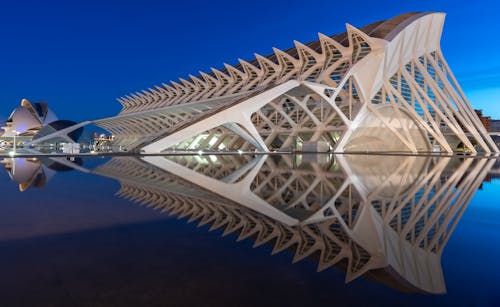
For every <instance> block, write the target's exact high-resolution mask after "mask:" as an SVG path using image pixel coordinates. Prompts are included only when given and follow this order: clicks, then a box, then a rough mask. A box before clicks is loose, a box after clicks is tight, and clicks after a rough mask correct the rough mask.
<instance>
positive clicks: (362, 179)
mask: <svg viewBox="0 0 500 307" xmlns="http://www.w3.org/2000/svg"><path fill="white" fill-rule="evenodd" d="M493 163H495V160H487V159H473V158H463V159H458V158H449V157H445V158H436V157H415V156H391V157H384V156H364V155H339V156H335V157H331V158H328V156H308V155H304V156H292V155H289V156H287V155H285V156H274V155H271V156H266V155H263V156H249V155H221V156H215V155H198V156H169V157H161V156H155V157H151V156H150V157H143V158H141V159H140V158H134V157H114V158H112V159H111V160H110V161H108V162H107V163H106V164H104V165H102V166H100V167H98V168H96V169H95V170H94V173H95V174H99V175H102V176H107V177H111V178H115V179H116V180H118V181H119V182H120V183H121V189H120V191H119V192H118V195H119V196H121V197H124V198H128V199H130V200H132V201H136V202H139V203H142V204H145V205H148V206H151V207H153V208H155V209H158V210H161V211H166V212H168V213H170V214H175V215H178V216H179V217H180V218H187V219H188V222H194V221H197V223H198V224H199V226H202V225H207V224H208V225H211V226H210V230H213V229H217V228H223V229H224V231H223V235H227V234H230V233H235V234H237V235H238V241H239V240H243V239H246V238H250V239H252V240H254V242H255V245H254V246H259V245H262V244H270V245H272V246H273V254H274V253H278V252H281V251H284V250H288V251H289V252H291V253H293V254H294V258H293V261H294V262H296V261H300V260H302V259H305V258H311V259H314V260H316V261H317V262H318V270H324V269H326V268H329V267H337V268H340V269H342V270H344V271H345V272H346V282H349V281H351V280H353V279H355V278H357V277H360V276H363V277H365V278H368V279H372V280H375V281H377V282H380V283H383V284H386V285H388V286H390V287H393V288H395V289H398V290H400V291H405V292H417V293H434V294H439V293H445V292H446V286H445V282H444V277H443V273H442V269H441V254H442V252H443V249H444V247H445V246H446V243H447V241H448V240H449V238H450V236H451V234H452V233H453V230H454V229H455V227H456V225H457V223H458V222H459V220H460V218H461V216H462V214H463V212H464V210H465V209H466V207H467V205H468V203H469V202H470V200H471V198H472V196H473V195H474V193H475V191H476V190H477V189H478V187H479V186H480V185H481V183H482V181H483V179H484V178H485V176H486V175H487V173H488V171H489V170H490V169H491V167H492V165H493Z"/></svg>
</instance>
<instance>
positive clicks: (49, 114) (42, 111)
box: [1, 99, 82, 143]
mask: <svg viewBox="0 0 500 307" xmlns="http://www.w3.org/2000/svg"><path fill="white" fill-rule="evenodd" d="M75 124H76V123H75V122H73V121H69V120H59V119H58V118H57V116H56V114H55V113H54V112H53V111H52V110H51V109H49V108H48V106H47V103H46V102H38V103H33V102H30V101H28V100H27V99H23V100H22V101H21V106H19V107H17V108H16V109H14V111H12V113H11V115H10V116H9V119H8V120H7V121H6V123H5V127H2V129H3V130H4V131H3V134H1V137H2V138H4V140H12V138H14V136H16V137H17V138H18V139H17V141H16V142H21V143H26V142H30V141H33V140H36V139H38V138H40V137H43V136H46V135H49V134H51V133H54V132H56V131H59V130H62V129H64V128H67V127H70V126H73V125H75ZM81 134H82V129H81V128H80V129H76V130H75V131H72V132H71V133H69V134H67V135H61V136H59V137H58V138H57V139H52V140H51V141H52V142H76V141H77V140H78V139H79V137H80V136H81Z"/></svg>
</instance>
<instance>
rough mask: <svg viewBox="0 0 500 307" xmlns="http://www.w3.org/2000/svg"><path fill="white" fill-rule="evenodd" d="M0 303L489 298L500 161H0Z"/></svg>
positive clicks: (494, 270) (497, 300)
mask: <svg viewBox="0 0 500 307" xmlns="http://www.w3.org/2000/svg"><path fill="white" fill-rule="evenodd" d="M2 164H3V168H4V170H3V171H2V172H1V174H0V185H1V191H2V202H1V206H0V216H1V218H0V250H1V253H0V272H1V275H2V278H1V279H0V306H138V305H142V306H165V305H179V306H188V305H211V306H221V305H234V306H254V305H257V304H259V305H271V304H273V305H287V306H303V305H313V304H328V305H334V304H341V305H368V304H369V305H380V306H388V305H414V306H421V305H424V304H425V305H452V304H453V305H471V306H474V305H477V306H498V305H500V291H498V284H499V282H500V277H499V276H500V266H499V265H498V259H499V258H500V245H499V244H498V242H499V239H500V210H499V207H498V204H499V199H500V181H499V180H498V179H496V178H497V176H498V175H499V174H500V162H499V161H496V160H494V159H480V158H468V157H463V158H459V157H455V158H448V157H446V158H443V157H440V158H438V157H413V156H363V155H341V156H326V155H303V156H293V155H284V156H278V155H273V156H251V155H225V156H215V155H203V156H168V157H163V156H156V157H106V158H76V159H70V158H65V157H62V158H47V157H39V158H16V159H11V158H5V159H3V161H2Z"/></svg>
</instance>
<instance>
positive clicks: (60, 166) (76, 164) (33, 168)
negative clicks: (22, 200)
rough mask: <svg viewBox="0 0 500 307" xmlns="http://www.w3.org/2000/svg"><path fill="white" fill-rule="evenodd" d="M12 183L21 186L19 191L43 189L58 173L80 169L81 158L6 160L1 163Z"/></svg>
mask: <svg viewBox="0 0 500 307" xmlns="http://www.w3.org/2000/svg"><path fill="white" fill-rule="evenodd" d="M0 163H2V164H3V166H4V168H5V170H6V171H7V173H8V174H9V176H10V178H11V179H12V181H14V182H17V183H18V184H19V191H21V192H24V191H26V190H28V189H30V188H39V189H42V188H44V187H45V185H46V184H47V182H48V181H49V180H50V179H51V178H52V177H53V176H54V175H55V173H56V172H64V171H69V170H73V169H75V168H76V169H80V170H85V169H83V168H81V167H80V166H81V165H82V159H81V158H71V160H69V159H67V158H63V157H58V158H4V159H2V160H1V161H0Z"/></svg>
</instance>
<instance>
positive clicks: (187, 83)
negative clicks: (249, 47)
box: [95, 13, 498, 153]
mask: <svg viewBox="0 0 500 307" xmlns="http://www.w3.org/2000/svg"><path fill="white" fill-rule="evenodd" d="M443 23H444V14H443V13H408V14H404V15H401V16H397V17H395V18H392V19H390V20H387V21H381V22H376V23H373V24H371V25H368V26H366V27H363V28H361V29H357V28H355V27H353V26H351V25H349V24H348V25H347V32H345V33H342V34H339V35H334V36H326V35H323V34H319V40H317V41H313V42H310V43H308V44H301V43H299V42H295V47H294V48H291V49H289V50H285V51H281V50H278V49H274V53H273V54H271V55H268V56H265V57H264V56H260V55H256V57H255V59H254V60H252V61H249V62H247V61H244V60H239V64H238V65H234V66H231V65H228V64H225V65H224V69H220V70H217V69H212V71H211V72H210V73H203V72H200V74H199V76H197V77H196V76H192V75H190V76H189V78H188V79H189V80H186V79H180V81H179V82H174V81H172V82H171V83H170V84H163V85H161V86H157V87H155V88H151V89H148V90H147V91H142V92H141V93H135V94H132V95H130V96H126V97H124V98H120V99H119V101H120V102H121V104H122V105H123V109H122V111H121V112H120V114H118V115H117V116H115V117H112V118H106V119H103V120H98V121H96V122H95V123H96V124H98V125H99V126H101V127H103V128H105V129H107V130H108V131H110V132H111V133H113V135H115V137H116V138H115V144H116V145H120V146H124V147H125V148H128V149H129V150H132V149H141V150H142V151H144V152H147V153H156V152H161V151H165V150H172V149H176V150H204V149H207V150H258V151H263V152H267V151H271V150H280V151H286V150H300V149H301V145H302V143H303V142H309V143H308V144H310V142H326V143H327V144H328V145H329V146H330V147H331V148H332V149H333V150H334V151H335V152H359V151H361V152H380V151H390V152H412V153H417V152H431V151H442V152H447V153H452V152H453V151H455V150H456V149H457V147H458V145H459V144H460V145H461V146H462V145H463V146H462V147H466V148H468V149H469V150H470V151H471V152H472V153H476V152H484V153H491V152H498V148H497V146H496V145H495V143H494V142H493V141H492V140H491V138H490V136H488V134H487V133H486V130H485V128H484V127H483V126H482V124H481V122H480V121H479V119H478V117H477V116H476V114H475V113H474V111H473V109H472V107H471V105H470V104H469V102H468V101H467V98H466V97H465V96H464V94H463V92H462V90H461V89H460V86H459V84H458V83H457V81H456V79H455V77H454V76H453V74H452V72H451V70H450V68H449V67H448V65H447V63H446V61H445V59H444V57H443V55H442V52H441V49H440V39H441V31H442V28H443Z"/></svg>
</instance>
